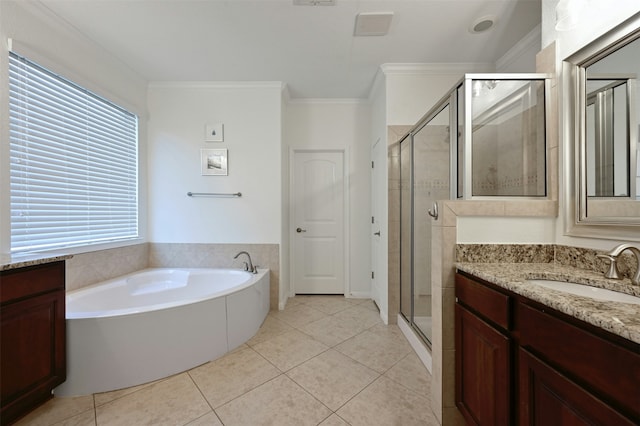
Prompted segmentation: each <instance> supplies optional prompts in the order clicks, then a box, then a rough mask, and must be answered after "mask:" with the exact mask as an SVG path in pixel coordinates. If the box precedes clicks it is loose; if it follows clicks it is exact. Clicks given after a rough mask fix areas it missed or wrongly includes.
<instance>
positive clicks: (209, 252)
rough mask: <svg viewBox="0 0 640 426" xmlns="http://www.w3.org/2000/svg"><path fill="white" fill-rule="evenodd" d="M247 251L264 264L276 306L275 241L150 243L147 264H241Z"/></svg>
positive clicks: (256, 263)
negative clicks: (259, 242)
mask: <svg viewBox="0 0 640 426" xmlns="http://www.w3.org/2000/svg"><path fill="white" fill-rule="evenodd" d="M240 251H246V252H248V253H249V254H250V255H251V260H252V261H253V265H254V266H259V267H261V268H268V269H269V270H270V276H269V279H270V282H271V297H270V302H271V309H272V310H277V309H278V303H279V300H278V299H279V296H278V295H279V289H280V246H279V245H278V244H191V243H150V245H149V263H148V266H147V267H149V268H173V267H175V268H242V267H243V264H242V262H243V261H246V256H241V257H239V258H238V259H234V258H233V257H234V256H235V255H236V254H238V253H239V252H240Z"/></svg>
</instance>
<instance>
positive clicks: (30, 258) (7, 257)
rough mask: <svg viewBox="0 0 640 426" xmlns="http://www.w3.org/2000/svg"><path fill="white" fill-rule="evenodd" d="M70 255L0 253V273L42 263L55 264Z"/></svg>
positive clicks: (68, 257)
mask: <svg viewBox="0 0 640 426" xmlns="http://www.w3.org/2000/svg"><path fill="white" fill-rule="evenodd" d="M72 257H73V256H72V255H70V254H62V253H54V254H51V253H49V254H42V253H31V254H6V253H0V271H8V270H9V269H16V268H24V267H26V266H33V265H42V264H44V263H51V262H57V261H59V260H67V259H71V258H72Z"/></svg>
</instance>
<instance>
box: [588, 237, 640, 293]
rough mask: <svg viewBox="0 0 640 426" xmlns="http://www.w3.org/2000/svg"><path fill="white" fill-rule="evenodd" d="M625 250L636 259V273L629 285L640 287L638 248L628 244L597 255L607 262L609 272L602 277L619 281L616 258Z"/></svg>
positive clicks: (639, 250)
mask: <svg viewBox="0 0 640 426" xmlns="http://www.w3.org/2000/svg"><path fill="white" fill-rule="evenodd" d="M625 250H629V251H631V253H633V254H634V256H635V257H636V263H637V264H638V265H637V267H636V273H635V274H634V275H633V277H632V278H631V283H632V284H635V285H640V248H638V247H636V246H634V245H633V244H630V243H623V244H620V245H618V246H616V247H614V248H613V249H612V250H611V251H609V252H607V253H605V254H599V255H597V257H600V258H602V259H607V260H609V270H608V271H607V272H606V273H605V274H604V276H605V277H607V278H613V279H616V280H619V279H620V273H619V272H618V265H617V260H618V256H620V255H621V254H622V252H623V251H625Z"/></svg>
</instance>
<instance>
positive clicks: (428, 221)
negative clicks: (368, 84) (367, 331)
mask: <svg viewBox="0 0 640 426" xmlns="http://www.w3.org/2000/svg"><path fill="white" fill-rule="evenodd" d="M548 85H549V82H548V76H546V75H543V74H526V75H524V74H467V75H465V77H464V78H463V79H462V80H461V81H460V82H459V83H458V84H457V85H456V86H454V87H453V88H452V89H451V90H450V91H449V93H448V94H447V95H446V96H445V97H444V98H442V99H441V100H440V101H439V102H438V103H437V104H436V106H435V107H434V108H432V109H431V110H430V111H429V112H428V113H427V114H426V115H425V116H424V117H423V118H422V119H421V120H420V121H419V122H418V123H417V124H416V125H415V126H414V127H413V128H412V129H411V131H410V132H409V133H408V134H407V135H405V136H404V137H403V138H402V139H401V140H400V314H401V315H402V316H403V317H404V319H405V320H406V321H407V323H408V324H409V325H410V326H411V327H412V328H413V330H414V331H415V332H416V333H417V334H418V335H419V336H420V337H421V338H422V339H423V340H424V342H425V343H426V344H427V345H428V346H431V339H432V315H431V314H432V306H433V304H434V303H440V302H439V301H433V300H432V292H431V270H432V268H431V259H432V247H431V240H432V238H431V235H432V225H433V223H434V221H435V220H438V201H441V200H448V199H466V200H471V199H485V200H487V199H498V198H500V197H501V198H503V199H504V198H507V197H508V198H512V197H520V198H532V199H535V198H540V197H545V196H546V195H547V193H546V144H545V141H546V137H545V132H546V131H545V103H546V96H545V94H546V92H547V90H548ZM452 129H453V131H452Z"/></svg>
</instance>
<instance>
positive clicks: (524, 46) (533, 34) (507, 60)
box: [496, 24, 542, 70]
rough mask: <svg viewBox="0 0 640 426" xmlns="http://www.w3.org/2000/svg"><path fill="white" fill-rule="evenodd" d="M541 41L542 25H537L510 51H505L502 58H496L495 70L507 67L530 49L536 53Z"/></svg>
mask: <svg viewBox="0 0 640 426" xmlns="http://www.w3.org/2000/svg"><path fill="white" fill-rule="evenodd" d="M541 40H542V25H541V24H538V25H536V26H535V28H534V29H532V30H531V31H529V33H528V34H527V35H526V36H524V37H523V38H522V39H521V40H520V41H518V42H517V43H516V44H514V45H513V47H511V49H509V50H507V52H506V53H505V54H504V55H502V57H500V58H498V60H497V61H496V69H498V70H501V69H504V68H506V67H508V66H509V65H511V64H512V63H513V62H514V61H516V60H517V59H518V58H519V57H520V56H522V55H523V54H525V53H526V52H527V50H528V49H530V48H532V47H533V48H534V49H535V51H536V53H537V52H538V51H539V50H540V46H541Z"/></svg>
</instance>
